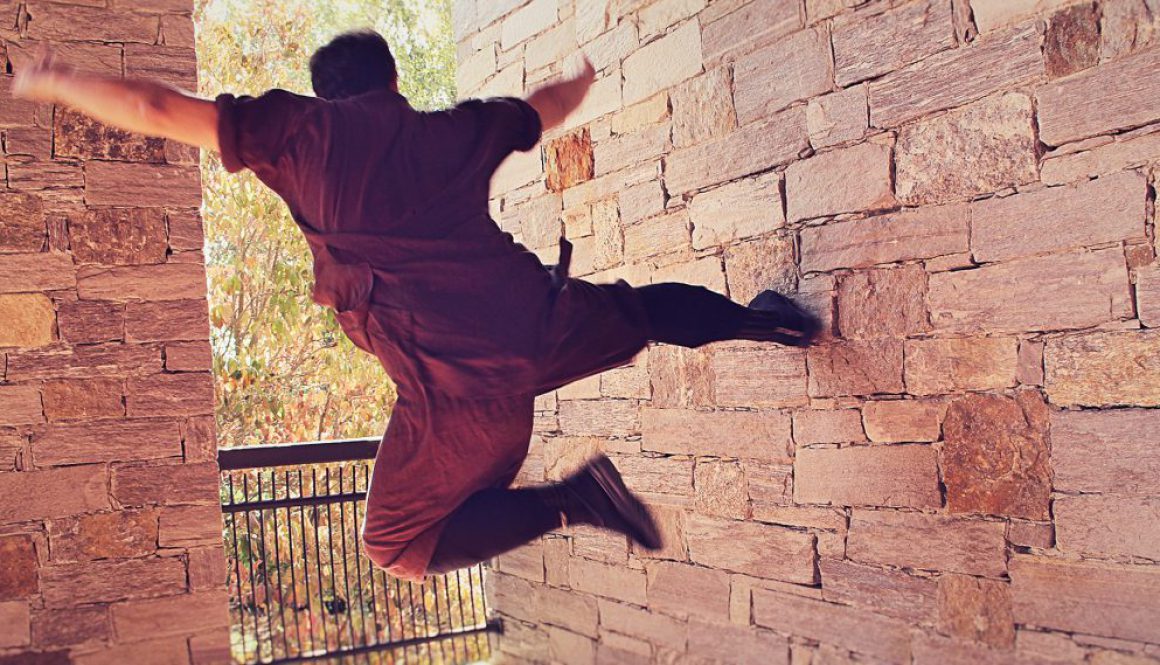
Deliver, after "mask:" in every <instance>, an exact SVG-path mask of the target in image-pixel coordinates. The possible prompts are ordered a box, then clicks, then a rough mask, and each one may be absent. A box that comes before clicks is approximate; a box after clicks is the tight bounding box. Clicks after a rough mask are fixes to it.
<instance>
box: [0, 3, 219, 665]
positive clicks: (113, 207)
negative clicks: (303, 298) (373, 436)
mask: <svg viewBox="0 0 1160 665" xmlns="http://www.w3.org/2000/svg"><path fill="white" fill-rule="evenodd" d="M191 6H192V3H190V2H189V0H176V1H173V0H149V1H134V2H127V1H121V0H110V1H108V2H106V1H104V0H97V1H94V2H77V3H67V4H61V3H49V2H27V3H17V2H2V3H0V37H2V38H3V45H4V53H5V54H6V58H7V61H8V63H9V66H8V69H9V71H12V70H18V69H19V68H20V67H21V66H23V65H24V64H26V63H27V62H28V61H29V60H30V58H32V57H34V56H35V54H36V52H37V49H38V48H39V47H40V46H41V45H44V44H48V45H50V46H52V47H53V48H54V50H55V52H56V53H57V55H58V57H59V58H60V59H61V60H62V61H64V62H66V63H69V64H72V65H75V66H77V67H79V68H81V69H85V70H92V71H97V72H101V73H105V74H114V75H119V74H122V73H126V74H143V75H149V76H156V77H161V78H164V79H167V80H169V81H172V82H174V83H177V84H180V85H183V86H185V87H187V88H190V87H195V86H196V76H197V68H196V66H195V62H196V61H195V58H194V50H193V47H194V44H193V24H192V22H191V20H190V10H191ZM11 85H12V78H11V76H7V77H4V76H0V131H2V132H3V137H4V142H3V145H4V162H5V165H6V173H7V178H6V180H5V182H4V187H3V191H2V192H0V663H5V664H8V663H21V664H28V663H34V664H43V665H48V664H52V665H57V664H60V663H78V664H83V665H96V664H98V663H165V664H167V665H169V664H172V663H190V662H194V663H208V662H223V661H227V660H228V649H227V647H228V644H227V632H226V629H225V627H226V626H227V625H228V616H227V614H226V598H225V593H224V559H223V553H222V546H221V512H220V509H219V507H218V506H217V471H216V464H215V461H214V459H215V457H214V456H215V444H214V429H213V416H212V414H213V384H212V380H211V377H210V374H209V369H210V350H209V343H208V337H209V329H208V325H207V312H206V301H205V270H204V267H203V258H202V253H201V249H202V227H201V221H200V219H199V213H198V207H199V206H200V204H201V192H200V183H199V177H198V168H197V152H196V151H193V150H188V149H185V148H182V147H180V146H177V145H173V144H167V143H166V142H164V141H157V140H147V139H144V138H141V137H137V136H131V135H128V134H125V133H123V132H119V131H114V130H112V129H109V128H107V127H103V126H100V125H97V124H94V123H92V122H91V121H89V120H87V119H85V118H83V117H81V116H79V115H77V114H75V113H72V112H70V111H67V110H65V109H62V108H55V109H54V108H52V107H50V106H47V105H35V104H30V103H27V102H24V101H20V100H16V99H13V98H12V95H11V92H10V91H11Z"/></svg>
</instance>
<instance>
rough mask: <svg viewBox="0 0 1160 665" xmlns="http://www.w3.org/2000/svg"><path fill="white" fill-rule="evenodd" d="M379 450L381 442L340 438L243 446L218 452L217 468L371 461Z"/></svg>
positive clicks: (254, 467)
mask: <svg viewBox="0 0 1160 665" xmlns="http://www.w3.org/2000/svg"><path fill="white" fill-rule="evenodd" d="M378 451H379V439H377V438H372V439H339V440H336V441H308V442H305V443H276V444H269V445H263V446H240V447H237V448H221V449H219V450H218V456H217V457H218V467H220V468H221V470H222V471H233V470H236V469H259V468H267V467H277V466H304V465H309V464H329V463H332V462H351V461H355V460H371V459H374V458H375V454H377V453H378Z"/></svg>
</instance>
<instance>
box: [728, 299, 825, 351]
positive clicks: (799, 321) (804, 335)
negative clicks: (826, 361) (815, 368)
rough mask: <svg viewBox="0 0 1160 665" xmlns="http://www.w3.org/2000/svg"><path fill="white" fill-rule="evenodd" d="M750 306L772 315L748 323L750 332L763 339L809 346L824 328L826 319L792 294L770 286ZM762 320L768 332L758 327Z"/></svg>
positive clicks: (747, 327)
mask: <svg viewBox="0 0 1160 665" xmlns="http://www.w3.org/2000/svg"><path fill="white" fill-rule="evenodd" d="M749 309H752V310H756V311H757V312H761V313H764V314H767V315H769V316H768V317H767V318H766V320H765V321H761V322H756V321H755V322H753V323H751V324H748V325H747V326H746V329H747V330H746V332H747V333H751V334H756V335H757V336H759V337H760V338H761V340H768V341H773V342H779V343H781V344H786V345H789V346H803V347H804V346H809V345H810V344H811V343H812V342H813V341H814V338H815V337H817V335H818V332H819V331H821V329H822V322H821V321H819V320H818V317H816V316H814V315H813V314H811V313H810V312H808V311H806V310H805V309H803V308H801V307H800V306H799V305H798V304H797V303H795V302H794V301H792V300H790V299H789V298H787V297H785V296H783V295H781V294H780V293H778V292H777V291H773V290H770V289H767V290H765V291H762V292H761V293H759V294H757V296H756V297H755V298H754V299H753V300H751V301H750V302H749ZM763 318H765V317H763ZM762 324H764V326H766V327H765V331H766V332H765V334H761V333H760V332H758V331H757V330H755V328H759V327H761V326H762ZM746 338H747V339H749V338H750V337H748V336H747V337H746ZM761 340H759V341H761Z"/></svg>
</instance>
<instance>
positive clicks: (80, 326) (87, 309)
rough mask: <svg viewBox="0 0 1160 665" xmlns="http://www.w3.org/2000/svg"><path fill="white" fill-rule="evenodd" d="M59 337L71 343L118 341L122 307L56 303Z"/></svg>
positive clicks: (122, 331)
mask: <svg viewBox="0 0 1160 665" xmlns="http://www.w3.org/2000/svg"><path fill="white" fill-rule="evenodd" d="M57 325H58V326H59V328H60V336H61V337H62V338H63V339H65V340H66V341H68V342H70V343H72V344H93V343H96V342H110V341H116V340H120V339H121V338H123V337H124V335H125V307H124V305H121V304H118V303H107V302H85V301H78V302H74V303H60V305H59V309H58V311H57Z"/></svg>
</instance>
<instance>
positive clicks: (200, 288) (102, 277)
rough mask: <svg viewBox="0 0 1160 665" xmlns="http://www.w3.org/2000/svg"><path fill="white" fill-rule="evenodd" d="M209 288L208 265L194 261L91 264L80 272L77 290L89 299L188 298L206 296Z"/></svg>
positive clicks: (84, 297) (82, 296)
mask: <svg viewBox="0 0 1160 665" xmlns="http://www.w3.org/2000/svg"><path fill="white" fill-rule="evenodd" d="M205 290H206V286H205V268H204V267H202V266H200V265H198V264H194V263H161V264H157V265H145V266H123V267H113V268H100V267H92V266H87V267H84V268H81V270H80V272H79V273H78V275H77V292H78V293H79V294H80V296H81V298H83V299H85V300H118V301H124V300H184V299H187V298H204V297H205Z"/></svg>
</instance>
